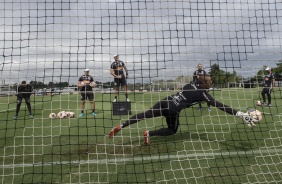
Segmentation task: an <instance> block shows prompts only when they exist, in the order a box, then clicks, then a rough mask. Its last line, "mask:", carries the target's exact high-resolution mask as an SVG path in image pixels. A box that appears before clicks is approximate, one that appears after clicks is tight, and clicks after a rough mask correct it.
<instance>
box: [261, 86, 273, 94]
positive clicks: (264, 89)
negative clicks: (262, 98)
mask: <svg viewBox="0 0 282 184" xmlns="http://www.w3.org/2000/svg"><path fill="white" fill-rule="evenodd" d="M261 94H268V95H270V94H271V89H270V88H268V87H265V88H263V89H262V91H261Z"/></svg>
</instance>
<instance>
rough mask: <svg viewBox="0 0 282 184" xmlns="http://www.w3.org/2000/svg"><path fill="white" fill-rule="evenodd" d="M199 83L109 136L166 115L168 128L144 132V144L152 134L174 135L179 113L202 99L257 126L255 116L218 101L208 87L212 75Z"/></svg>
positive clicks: (117, 127) (133, 118)
mask: <svg viewBox="0 0 282 184" xmlns="http://www.w3.org/2000/svg"><path fill="white" fill-rule="evenodd" d="M198 82H199V85H198V86H196V85H195V84H193V83H192V84H186V85H185V86H184V87H183V89H182V91H180V92H178V93H176V94H174V95H170V96H168V97H166V98H164V99H163V100H161V101H160V102H157V103H156V104H155V105H154V106H153V107H151V108H150V109H149V110H147V111H145V112H142V113H139V114H136V115H134V116H132V117H131V118H130V119H128V120H126V121H125V122H124V123H123V124H120V125H118V126H116V127H114V128H113V129H112V130H111V131H110V133H109V137H110V138H113V137H114V136H115V135H116V134H117V133H118V132H119V131H120V130H121V129H122V128H125V127H127V126H129V125H131V124H134V123H137V122H138V121H140V120H143V119H146V118H153V117H158V116H164V117H166V122H167V128H161V129H158V130H153V131H145V132H144V144H145V145H147V144H149V143H150V140H149V137H151V136H168V135H173V134H175V133H176V132H177V129H178V126H179V113H180V111H181V110H182V109H185V108H188V107H191V106H193V105H195V104H198V103H200V102H201V101H206V102H207V103H208V104H209V105H212V106H214V107H216V108H218V109H220V110H222V111H225V112H226V113H228V114H231V115H234V116H238V117H240V118H242V119H243V120H244V121H245V122H246V123H247V125H248V126H249V127H250V128H252V127H253V126H255V123H254V121H253V118H252V117H251V116H250V115H249V114H248V113H243V112H241V111H237V110H235V109H233V108H231V107H229V106H227V105H224V104H222V103H220V102H218V101H216V100H215V99H214V98H213V97H212V96H211V95H210V94H209V93H208V89H209V88H210V87H211V85H212V80H211V76H210V75H201V76H199V78H198Z"/></svg>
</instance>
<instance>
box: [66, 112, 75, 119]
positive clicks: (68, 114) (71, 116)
mask: <svg viewBox="0 0 282 184" xmlns="http://www.w3.org/2000/svg"><path fill="white" fill-rule="evenodd" d="M65 115H66V117H67V118H74V116H75V114H74V112H69V111H68V112H65Z"/></svg>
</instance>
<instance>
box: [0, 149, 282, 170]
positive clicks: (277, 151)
mask: <svg viewBox="0 0 282 184" xmlns="http://www.w3.org/2000/svg"><path fill="white" fill-rule="evenodd" d="M260 154H273V155H275V156H277V154H278V155H280V154H282V149H269V150H255V151H238V152H235V151H234V152H216V153H193V154H179V155H164V156H151V157H150V156H147V157H133V158H116V159H101V160H96V159H94V160H74V161H71V162H69V161H62V162H45V163H42V162H38V163H33V164H32V163H26V164H25V163H23V164H9V165H0V168H1V169H5V168H18V167H36V166H52V165H68V164H79V165H85V164H107V163H122V162H132V161H144V160H159V159H161V160H163V159H168V160H170V159H173V160H178V159H189V158H194V157H196V158H198V157H216V156H234V155H260Z"/></svg>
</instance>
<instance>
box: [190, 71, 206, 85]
mask: <svg viewBox="0 0 282 184" xmlns="http://www.w3.org/2000/svg"><path fill="white" fill-rule="evenodd" d="M206 74H207V73H206V71H205V70H196V71H195V72H194V74H193V82H194V83H195V84H196V85H198V78H197V75H206Z"/></svg>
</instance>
